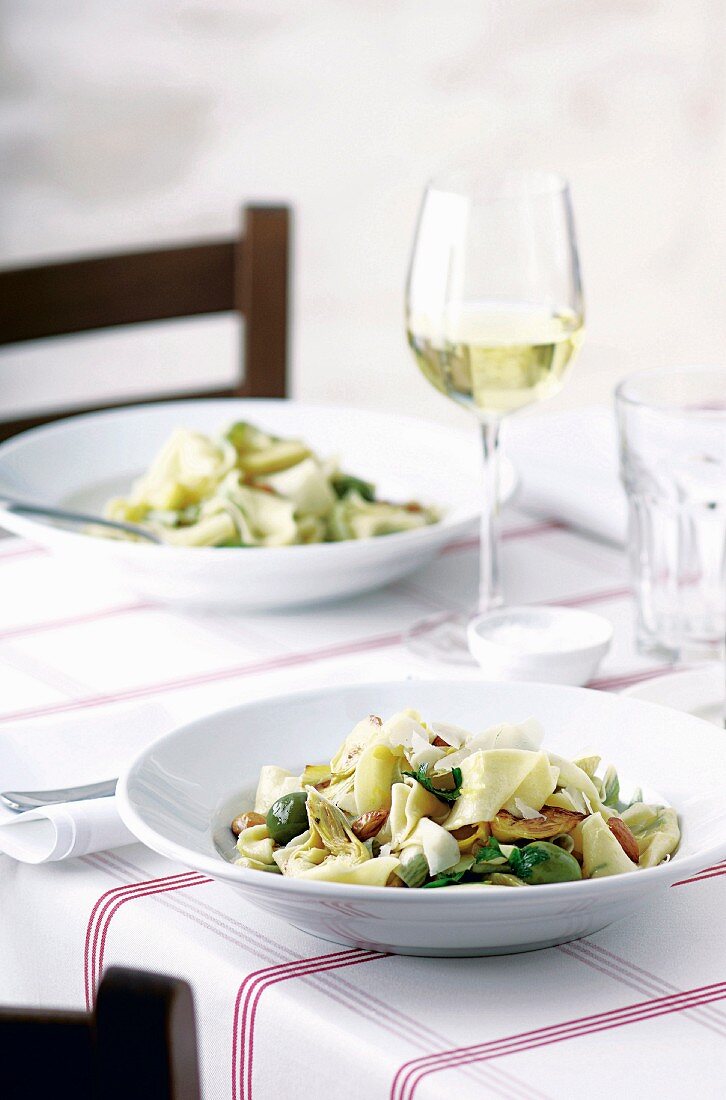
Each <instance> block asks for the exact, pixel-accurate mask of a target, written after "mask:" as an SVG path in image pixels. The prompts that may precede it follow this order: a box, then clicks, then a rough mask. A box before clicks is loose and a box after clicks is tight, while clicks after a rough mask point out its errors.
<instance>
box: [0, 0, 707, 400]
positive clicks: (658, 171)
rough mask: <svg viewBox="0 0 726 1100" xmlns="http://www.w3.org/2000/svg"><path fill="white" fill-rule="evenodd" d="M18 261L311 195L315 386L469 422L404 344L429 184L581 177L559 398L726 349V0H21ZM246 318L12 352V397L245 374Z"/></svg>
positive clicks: (307, 354) (15, 201)
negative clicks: (411, 254) (572, 348)
mask: <svg viewBox="0 0 726 1100" xmlns="http://www.w3.org/2000/svg"><path fill="white" fill-rule="evenodd" d="M0 14H1V17H2V47H1V48H2V54H1V56H0V69H1V74H2V75H1V80H2V99H1V101H0V142H1V148H0V172H1V177H2V178H1V181H0V189H1V195H0V199H1V209H2V214H1V224H0V263H9V262H13V263H15V262H22V261H23V260H27V259H31V258H33V259H34V258H37V257H47V256H65V255H68V254H70V253H77V252H86V251H91V252H92V251H94V250H99V249H105V248H119V247H121V248H122V247H125V246H127V245H130V244H138V243H151V242H155V241H163V240H170V241H171V240H176V239H184V238H189V237H194V236H196V235H204V234H210V235H213V234H219V233H226V232H228V231H229V230H231V229H232V227H233V226H234V224H235V221H236V209H237V206H238V204H239V202H240V201H241V200H242V199H243V198H245V197H247V198H263V199H266V198H269V199H275V198H282V199H285V200H288V201H290V202H291V203H292V204H294V206H295V208H296V211H297V240H296V248H297V257H296V259H297V264H296V273H295V333H294V388H295V393H296V395H297V396H299V397H302V398H305V399H310V400H321V401H345V402H353V403H357V404H361V405H370V406H380V405H388V406H394V407H399V408H401V409H407V410H409V411H414V412H417V413H420V414H423V415H428V416H432V417H439V418H441V417H446V416H448V417H449V418H450V419H451V418H454V419H460V418H461V417H463V416H464V415H465V414H462V413H460V412H458V411H457V410H455V409H454V408H453V407H452V408H451V409H450V410H449V408H448V405H447V403H445V402H444V401H443V400H442V399H441V398H440V397H439V396H438V395H436V394H435V393H433V392H429V390H428V388H427V386H426V384H425V383H424V382H423V381H422V379H421V378H420V377H419V376H418V374H417V372H416V371H415V368H414V366H413V363H412V361H411V359H410V356H409V353H408V351H407V349H406V346H405V342H404V335H403V326H402V286H403V280H404V273H405V268H406V264H407V257H408V250H409V245H410V239H411V233H412V229H413V224H414V219H415V214H416V208H417V203H418V199H419V194H420V190H421V187H422V185H423V183H424V181H425V180H426V178H427V177H428V176H429V175H430V174H432V172H434V171H435V170H436V169H438V168H439V167H441V166H442V165H445V164H446V163H448V162H450V161H452V160H455V159H458V158H460V157H462V156H464V157H466V158H470V157H471V155H472V153H473V152H475V151H478V152H479V153H480V155H481V158H482V160H485V161H487V162H491V163H494V164H511V165H519V166H524V165H535V166H548V167H554V168H557V169H559V170H561V171H563V172H565V173H567V174H568V175H569V176H570V177H571V180H572V184H573V191H574V198H575V206H576V214H577V219H578V225H579V234H580V241H581V252H582V259H583V267H584V276H585V287H586V298H587V307H588V340H587V344H586V347H585V349H584V350H583V353H582V355H581V359H580V362H579V365H578V367H577V368H576V371H575V373H574V374H573V377H572V380H571V383H570V384H569V385H568V388H567V391H566V393H565V394H564V395H563V396H562V397H561V398H560V399H558V401H559V402H560V403H562V402H565V403H568V404H572V403H579V402H581V401H586V400H589V399H591V398H592V397H593V396H595V397H603V398H604V397H606V395H607V394H608V392H609V390H610V388H611V386H612V383H613V381H614V380H615V378H616V377H617V376H618V375H619V374H621V373H623V371H625V370H627V369H631V368H632V366H633V365H643V366H651V365H658V364H662V363H677V362H696V361H715V362H723V361H724V358H725V354H724V353H725V352H726V301H725V297H726V295H725V293H724V276H723V272H724V267H725V266H726V265H725V261H726V232H724V230H725V229H726V225H725V223H726V214H725V210H726V118H725V114H726V93H725V90H724V79H725V77H724V73H725V72H726V48H725V44H726V2H725V0H186V2H183V0H178V2H173V0H85V2H80V0H76V2H73V0H63V2H59V0H2V4H1V6H0ZM233 337H234V333H233V325H232V323H231V322H228V321H225V320H221V321H220V320H219V319H215V320H212V321H206V322H192V323H191V325H186V326H182V327H181V329H179V327H178V326H169V325H162V326H154V327H153V329H148V330H146V331H142V332H140V333H139V332H137V333H136V334H132V335H131V336H127V335H125V334H121V335H120V336H119V335H109V334H106V335H104V336H100V337H89V338H83V339H81V340H77V339H76V340H73V341H69V340H61V341H55V342H53V344H52V345H44V346H43V345H38V346H37V347H36V348H30V349H26V350H25V351H23V352H21V353H18V352H13V353H8V352H7V351H6V352H4V353H3V354H2V356H1V357H0V415H2V414H3V413H5V414H6V415H7V413H8V412H9V411H10V410H11V409H17V408H20V407H28V406H31V405H37V404H39V403H40V402H42V403H46V404H47V403H52V402H56V403H57V402H58V401H60V400H65V401H69V400H74V399H75V398H77V397H78V396H80V395H83V394H84V391H85V392H87V393H89V394H92V395H93V396H98V395H99V394H100V393H101V392H103V393H106V394H107V393H109V392H126V393H128V392H131V391H133V390H136V389H138V388H139V386H140V384H141V380H142V379H146V380H147V385H148V378H149V377H152V378H154V379H159V378H164V379H166V378H168V380H169V383H170V385H173V384H175V382H176V381H177V380H178V379H182V380H184V381H188V382H189V383H190V384H194V381H195V380H196V382H197V383H198V382H199V380H200V378H201V377H202V376H204V377H208V378H210V379H211V378H214V379H217V378H220V377H224V376H225V374H229V373H230V371H231V369H232V364H233V361H234V351H233V344H234V339H233Z"/></svg>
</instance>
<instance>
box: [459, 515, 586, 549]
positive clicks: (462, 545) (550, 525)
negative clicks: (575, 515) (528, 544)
mask: <svg viewBox="0 0 726 1100" xmlns="http://www.w3.org/2000/svg"><path fill="white" fill-rule="evenodd" d="M566 530H568V527H567V524H566V523H560V521H559V520H555V519H552V520H543V521H542V522H541V523H535V524H532V526H530V527H510V528H508V529H507V530H506V531H502V534H501V538H502V541H503V542H509V541H510V540H512V539H531V538H534V537H535V536H537V535H546V534H548V533H549V532H550V531H566ZM478 545H479V536H478V535H472V536H471V538H468V539H459V541H458V542H450V543H449V544H448V546H445V547H444V548H443V550H442V551H441V553H442V555H443V554H458V553H459V552H460V551H461V550H474V549H476V548H477V547H478Z"/></svg>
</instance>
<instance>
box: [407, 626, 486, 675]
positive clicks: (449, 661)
mask: <svg viewBox="0 0 726 1100" xmlns="http://www.w3.org/2000/svg"><path fill="white" fill-rule="evenodd" d="M477 614H478V612H477V611H472V612H471V614H465V613H463V612H457V611H451V612H443V613H441V614H438V615H430V616H428V617H427V618H425V619H419V620H418V622H416V623H414V624H413V626H412V627H411V628H410V629H409V630H408V631H407V633H406V637H405V643H406V648H407V649H408V651H409V653H412V654H414V655H415V656H416V657H419V658H423V660H425V661H432V662H434V663H437V664H445V665H449V666H456V667H457V668H460V669H467V670H470V671H473V670H474V669H478V668H479V667H480V666H479V665H478V664H477V662H476V661H475V660H474V658H473V657H472V655H471V653H470V652H469V642H468V638H467V629H468V626H469V623H470V622H471V620H472V619H473V618H474V616H475V615H477Z"/></svg>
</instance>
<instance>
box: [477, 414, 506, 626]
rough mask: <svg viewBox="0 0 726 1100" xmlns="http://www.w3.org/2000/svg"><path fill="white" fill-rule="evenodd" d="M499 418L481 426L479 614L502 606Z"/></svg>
mask: <svg viewBox="0 0 726 1100" xmlns="http://www.w3.org/2000/svg"><path fill="white" fill-rule="evenodd" d="M499 424H500V421H499V418H498V417H487V418H486V419H484V420H482V422H481V434H482V450H483V453H484V499H483V501H482V509H481V533H480V539H479V611H491V610H492V608H495V607H500V606H501V604H502V603H503V602H504V599H503V596H502V590H501V578H500V573H499Z"/></svg>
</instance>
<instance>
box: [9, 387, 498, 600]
mask: <svg viewBox="0 0 726 1100" xmlns="http://www.w3.org/2000/svg"><path fill="white" fill-rule="evenodd" d="M235 420H249V421H251V422H253V423H255V424H257V425H259V426H260V427H261V428H263V429H264V430H266V431H268V432H270V433H272V434H276V435H280V436H286V437H293V438H300V439H303V440H304V441H305V442H306V443H307V444H308V445H309V446H311V447H312V448H313V450H314V451H316V452H317V453H319V454H320V455H322V456H326V457H327V456H332V457H338V458H339V459H340V463H341V466H342V468H343V469H344V470H346V471H348V472H351V473H354V474H356V475H357V476H359V477H362V478H364V479H366V480H369V481H372V482H374V483H375V484H376V486H377V488H378V491H379V496H380V497H382V498H390V499H391V500H398V501H401V502H406V501H409V500H417V501H419V502H420V503H423V504H432V505H435V506H437V507H439V508H441V511H442V516H441V520H440V521H439V522H437V523H434V524H432V525H430V526H427V527H422V528H420V529H418V530H414V531H405V532H402V533H399V534H393V535H385V536H382V537H378V538H370V539H361V540H357V541H346V542H336V543H323V544H312V545H305V546H279V547H269V548H268V547H265V548H263V547H253V548H230V549H225V548H216V547H214V548H210V547H193V548H187V547H172V546H153V545H147V544H143V543H134V542H124V541H118V540H115V539H102V538H94V537H92V536H90V535H87V534H85V533H83V532H79V531H70V530H64V529H62V528H60V527H58V526H56V525H54V524H52V523H48V522H43V521H41V520H39V519H30V518H28V517H24V516H20V515H16V514H13V513H9V512H6V513H0V522H1V523H2V526H3V527H6V528H7V529H8V530H11V531H14V532H16V533H17V534H19V535H24V536H26V537H27V538H29V539H32V540H33V541H34V542H37V543H40V544H41V545H44V546H47V547H48V548H49V549H51V550H53V551H54V552H55V553H57V554H59V555H62V556H63V557H65V558H66V559H70V561H71V562H72V563H74V564H76V565H78V566H79V567H81V568H82V569H83V570H84V571H88V570H91V571H93V572H101V573H106V574H109V575H112V576H113V577H114V579H115V580H116V581H117V582H118V581H119V580H122V581H125V582H126V583H127V584H128V585H129V586H130V587H131V588H133V589H134V590H135V591H137V592H139V593H140V594H141V595H143V596H146V597H150V598H152V599H155V600H163V601H168V602H179V603H185V604H197V605H203V606H211V607H216V608H225V609H228V608H233V607H236V608H244V609H247V610H264V609H269V608H275V607H286V606H291V605H296V604H297V605H302V604H307V603H317V602H319V601H321V600H328V599H334V598H340V597H344V596H351V595H355V594H357V593H360V592H365V591H367V590H370V589H372V588H376V587H379V586H381V585H384V584H388V583H390V582H391V581H394V580H396V579H398V578H400V577H402V576H404V575H405V574H407V573H410V572H412V571H413V570H415V569H418V568H419V567H420V566H422V565H425V564H426V563H427V562H429V561H431V560H432V558H434V557H435V555H436V554H437V553H438V552H439V551H440V550H441V549H442V547H443V546H445V545H446V544H447V543H449V542H451V541H453V540H455V539H456V538H459V537H461V536H462V535H464V534H466V533H468V532H470V531H471V529H472V527H473V524H474V523H475V521H476V518H477V516H478V512H479V504H478V478H477V470H478V463H479V459H480V456H479V447H478V440H477V438H476V435H475V433H472V434H470V433H468V432H458V431H452V430H451V429H449V428H445V427H442V426H439V425H436V424H430V423H427V422H425V421H419V420H414V419H410V418H407V417H401V416H397V415H395V416H394V415H392V414H383V413H374V412H368V411H364V410H359V409H345V408H335V407H322V406H321V407H318V406H312V405H304V404H300V403H298V402H294V401H259V400H254V401H253V400H237V399H234V398H229V399H222V400H206V401H170V402H163V403H159V404H154V405H149V406H142V407H134V408H126V409H116V410H113V411H109V412H103V413H90V414H86V415H83V416H77V417H71V418H69V419H67V420H62V421H60V422H58V423H56V424H52V425H49V426H47V427H42V428H36V429H34V430H32V431H29V432H25V433H23V434H22V435H20V436H18V437H16V438H14V439H11V440H9V441H7V442H6V443H4V444H3V445H2V446H0V492H1V491H2V490H3V489H4V490H6V491H7V492H8V493H10V494H12V495H14V496H15V497H18V498H22V499H24V500H30V501H35V502H41V503H43V504H50V505H57V506H63V505H65V506H67V507H75V508H76V509H79V510H83V511H90V512H93V513H96V514H100V513H101V511H102V509H103V505H104V503H105V502H106V501H107V500H108V499H109V497H113V496H117V495H121V494H123V493H125V492H127V491H128V489H129V487H130V484H131V482H132V481H133V480H134V479H135V478H136V477H138V476H139V475H140V474H141V473H143V471H144V470H146V469H147V468H148V466H149V464H150V462H151V460H152V458H153V457H154V455H155V454H156V452H157V451H158V450H159V448H160V447H161V445H162V444H163V443H164V442H165V440H166V439H167V438H168V437H169V436H170V435H171V433H172V431H174V429H175V428H178V427H188V428H191V429H193V430H196V431H200V432H204V433H206V434H210V435H213V434H216V433H217V432H219V431H220V430H223V429H224V428H225V427H226V426H227V425H228V424H230V423H232V422H233V421H235ZM514 482H515V478H514V473H513V471H512V468H511V466H510V465H508V464H507V463H505V464H504V467H503V476H502V497H503V499H506V498H507V497H509V496H511V493H512V491H513V489H514Z"/></svg>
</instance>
